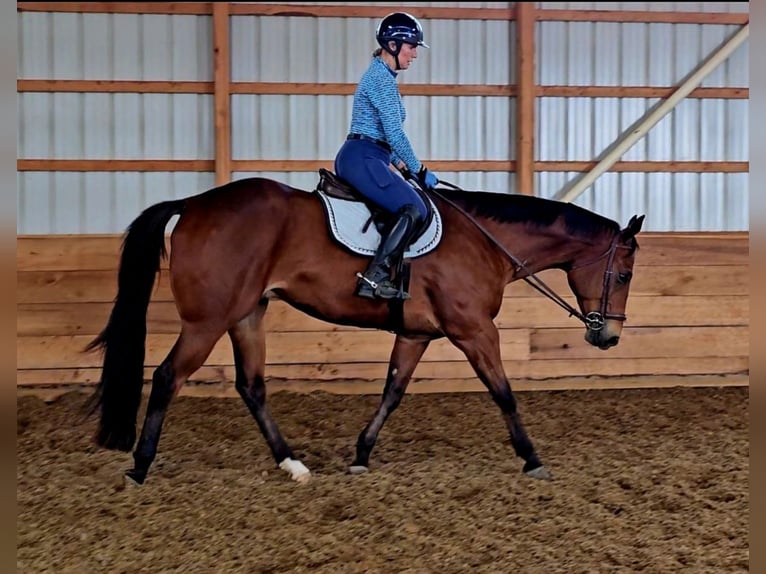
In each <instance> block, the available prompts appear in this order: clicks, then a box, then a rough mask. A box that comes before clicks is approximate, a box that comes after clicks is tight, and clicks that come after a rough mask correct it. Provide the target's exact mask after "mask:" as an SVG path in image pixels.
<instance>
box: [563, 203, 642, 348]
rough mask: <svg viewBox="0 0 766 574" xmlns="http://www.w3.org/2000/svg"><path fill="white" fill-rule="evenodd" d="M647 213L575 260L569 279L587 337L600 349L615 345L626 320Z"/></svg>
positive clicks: (635, 216)
mask: <svg viewBox="0 0 766 574" xmlns="http://www.w3.org/2000/svg"><path fill="white" fill-rule="evenodd" d="M643 222H644V216H643V215H642V216H640V217H638V216H637V215H634V216H633V217H632V218H631V219H630V222H629V223H628V225H627V227H625V229H622V230H620V231H619V232H618V233H617V234H616V235H615V236H614V237H613V238H612V239H611V242H610V243H609V245H608V246H607V247H606V249H605V250H603V251H602V252H601V253H597V254H594V253H593V252H588V253H583V255H582V256H581V257H578V258H576V259H575V260H574V261H573V262H572V266H571V268H570V269H569V270H568V272H567V279H568V280H569V286H570V287H571V289H572V292H573V293H574V294H575V296H576V297H577V303H578V304H579V306H580V311H581V312H582V314H583V315H584V316H585V323H586V331H585V340H586V341H588V343H590V344H591V345H593V346H595V347H598V348H599V349H604V350H605V349H608V348H609V347H614V346H615V345H616V344H617V343H618V342H619V340H620V334H621V333H622V325H623V322H624V321H625V307H626V305H627V302H628V292H629V290H630V280H631V278H632V277H633V263H634V261H635V254H636V249H637V248H638V242H637V241H636V238H635V236H636V234H637V233H638V232H639V231H641V225H642V224H643Z"/></svg>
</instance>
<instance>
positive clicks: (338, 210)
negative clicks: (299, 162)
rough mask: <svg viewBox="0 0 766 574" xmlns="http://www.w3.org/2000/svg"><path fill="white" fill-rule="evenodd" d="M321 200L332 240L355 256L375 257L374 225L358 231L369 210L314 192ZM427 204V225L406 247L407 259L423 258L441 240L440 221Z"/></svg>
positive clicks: (350, 202) (360, 203) (435, 212)
mask: <svg viewBox="0 0 766 574" xmlns="http://www.w3.org/2000/svg"><path fill="white" fill-rule="evenodd" d="M315 192H316V193H317V194H318V195H319V197H320V198H321V200H322V203H323V204H324V207H325V212H326V213H327V219H328V221H329V224H330V231H331V232H332V234H333V236H334V237H335V239H336V240H338V241H339V242H340V243H342V244H343V245H345V246H346V247H348V248H349V249H350V250H351V251H353V252H354V253H358V254H359V255H375V251H376V250H377V248H378V245H379V244H380V239H381V237H380V233H378V229H377V228H376V227H375V224H374V223H370V224H369V225H368V226H367V230H366V231H364V232H363V231H362V229H363V228H364V225H365V223H367V220H368V219H369V218H370V210H369V209H368V208H367V206H366V205H365V204H364V203H362V202H361V201H348V200H345V199H338V198H337V197H330V196H328V195H327V194H325V193H323V192H322V191H320V190H315ZM428 201H429V202H430V203H431V208H432V209H433V212H434V216H433V218H432V219H431V224H430V225H429V226H428V229H426V231H425V233H423V234H422V235H421V236H420V237H418V239H417V240H416V241H415V242H414V243H413V244H412V245H410V247H409V248H408V249H407V251H405V252H404V256H405V257H407V258H410V259H414V258H415V257H420V256H421V255H425V254H426V253H428V252H429V251H431V250H433V249H434V248H435V247H436V246H437V245H438V244H439V241H440V240H441V238H442V220H441V216H440V215H439V211H438V210H437V209H436V206H435V205H434V203H433V201H431V200H430V198H429V200H428Z"/></svg>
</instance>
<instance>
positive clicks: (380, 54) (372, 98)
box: [335, 12, 439, 299]
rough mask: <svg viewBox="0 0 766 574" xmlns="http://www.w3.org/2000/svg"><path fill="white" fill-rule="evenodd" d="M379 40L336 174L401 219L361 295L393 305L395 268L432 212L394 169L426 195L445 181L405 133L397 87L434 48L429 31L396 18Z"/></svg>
mask: <svg viewBox="0 0 766 574" xmlns="http://www.w3.org/2000/svg"><path fill="white" fill-rule="evenodd" d="M375 38H376V39H377V41H378V44H380V48H378V49H377V50H375V52H373V55H372V56H373V57H372V62H370V65H369V67H368V68H367V71H365V73H364V74H363V75H362V78H361V80H360V82H359V84H358V86H357V88H356V92H355V93H354V105H353V109H352V112H351V127H350V130H349V135H348V137H347V138H346V141H345V143H344V144H343V146H342V147H341V148H340V150H339V151H338V154H337V156H336V157H335V173H336V174H337V175H338V176H340V177H341V178H343V179H345V180H346V181H347V182H348V183H350V184H351V185H353V186H354V187H355V188H356V189H357V190H359V192H360V193H362V194H363V195H364V196H365V197H366V198H367V199H369V200H370V201H371V202H372V203H374V204H376V205H378V206H379V207H380V208H382V209H384V210H385V211H387V212H388V213H391V214H395V215H396V221H395V222H394V224H393V225H392V226H389V227H388V233H386V234H385V236H384V237H382V238H381V241H380V245H379V246H378V249H377V252H376V253H375V256H374V257H373V259H372V261H371V263H370V265H369V267H368V268H367V270H366V271H365V272H364V274H363V275H362V276H360V278H359V281H358V284H357V290H356V294H357V295H359V296H360V297H366V298H369V299H374V298H375V297H379V298H382V299H392V298H395V297H397V296H399V291H398V290H397V288H396V287H395V286H394V284H393V283H392V282H391V268H392V267H393V265H394V264H395V262H396V261H398V259H399V258H400V257H401V256H402V254H403V253H404V250H405V249H406V248H407V246H408V245H409V243H410V241H411V240H412V239H413V234H414V233H415V232H416V230H417V229H418V227H419V226H420V225H421V224H422V222H423V221H424V219H425V218H426V217H427V215H428V208H427V207H426V204H425V203H424V202H423V200H422V199H421V197H420V195H419V194H418V193H417V192H416V191H415V190H414V189H413V188H412V186H411V185H409V184H408V183H407V182H406V181H405V180H404V179H402V178H401V177H399V176H398V175H397V174H395V173H394V171H393V170H392V169H391V168H390V167H389V165H390V164H391V163H393V164H394V165H395V166H397V167H398V168H400V169H401V170H402V171H403V172H405V173H406V172H407V171H409V173H410V174H416V177H417V181H418V183H419V184H420V186H421V187H422V188H423V189H431V188H433V187H435V186H436V184H437V183H439V180H438V179H437V177H436V176H435V175H434V174H433V173H432V172H430V171H428V169H427V168H426V167H425V166H424V165H423V164H422V163H420V161H419V160H418V158H417V156H416V155H415V152H414V151H413V150H412V146H411V145H410V141H409V139H408V138H407V135H406V134H405V133H404V129H403V127H402V123H403V122H404V119H405V117H406V111H405V109H404V104H403V103H402V97H401V95H400V94H399V87H398V85H397V83H396V77H397V74H398V72H399V70H406V69H408V68H409V67H410V64H411V62H412V60H414V59H415V58H417V49H418V46H423V47H424V48H428V45H426V44H425V43H424V42H423V28H422V27H421V26H420V22H418V21H417V20H416V19H415V18H414V17H413V16H411V15H409V14H406V13H404V12H394V13H392V14H389V15H388V16H386V17H385V18H383V20H381V21H380V23H379V24H378V27H377V30H376V32H375ZM404 296H405V297H406V294H404Z"/></svg>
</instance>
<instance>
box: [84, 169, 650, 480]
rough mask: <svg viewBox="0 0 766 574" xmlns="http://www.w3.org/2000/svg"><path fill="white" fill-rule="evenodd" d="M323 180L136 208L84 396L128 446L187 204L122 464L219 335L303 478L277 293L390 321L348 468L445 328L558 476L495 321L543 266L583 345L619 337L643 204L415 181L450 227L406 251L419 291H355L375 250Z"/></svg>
mask: <svg viewBox="0 0 766 574" xmlns="http://www.w3.org/2000/svg"><path fill="white" fill-rule="evenodd" d="M319 191H320V190H319V186H318V187H317V189H314V190H312V191H306V190H303V189H299V188H296V187H291V186H288V185H286V184H284V183H281V182H279V181H275V180H271V179H266V178H259V177H251V178H245V179H239V180H234V181H231V182H228V183H225V184H222V185H219V186H216V187H213V188H210V189H208V190H206V191H203V192H200V193H197V194H195V195H190V196H188V197H185V198H182V199H176V200H170V201H162V202H159V203H156V204H154V205H152V206H150V207H148V208H146V209H145V210H143V211H142V212H141V213H140V214H139V215H138V216H137V217H136V218H135V219H134V220H133V221H132V223H131V224H130V225H129V226H128V228H127V230H126V232H125V234H124V235H123V238H122V245H121V253H120V255H119V258H120V259H119V267H118V276H117V294H116V297H115V299H114V304H113V307H112V310H111V313H110V316H109V318H108V320H107V322H106V325H105V327H104V328H103V330H102V331H101V333H100V334H99V335H98V336H97V337H96V338H95V339H93V340H92V341H91V342H90V344H89V345H88V346H87V347H86V350H87V351H95V350H100V351H101V352H102V354H103V358H102V360H103V363H102V366H101V376H100V380H99V382H98V383H97V385H96V388H95V391H94V392H93V394H92V395H91V396H90V397H89V401H90V403H89V404H90V408H91V411H90V412H91V414H94V413H96V412H99V414H100V417H99V421H98V425H97V429H96V431H95V435H94V437H93V440H94V441H95V442H96V444H97V445H98V446H100V447H103V448H105V449H111V450H117V451H124V452H130V451H131V449H133V446H134V444H135V443H136V438H137V437H136V429H137V418H138V410H139V408H140V405H141V397H142V389H143V385H144V379H143V370H144V358H145V341H146V331H147V327H146V314H147V308H148V305H149V301H150V297H151V293H152V289H153V286H154V282H155V278H156V274H157V273H158V272H159V269H160V264H161V261H162V260H163V258H166V257H168V253H167V252H166V246H165V235H166V227H167V225H168V223H169V222H170V220H171V219H172V218H173V217H174V216H179V217H178V219H177V221H176V225H175V227H174V229H173V230H172V233H171V234H170V254H169V280H170V286H171V290H172V293H173V298H174V301H175V304H176V308H177V310H178V314H179V317H180V320H181V328H180V333H179V335H178V338H177V339H176V341H175V343H174V345H173V346H172V348H171V349H170V351H169V352H168V354H167V356H166V357H165V359H164V360H163V361H162V362H161V364H160V365H159V366H158V367H157V368H156V369H155V370H154V372H153V375H152V381H151V389H150V393H149V398H148V403H147V406H146V413H145V418H144V423H143V428H142V430H141V434H140V437H139V438H138V443H137V445H136V448H135V451H134V452H133V461H134V464H133V468H131V469H130V470H127V471H126V472H125V475H126V477H127V478H129V479H130V480H132V481H133V482H135V483H137V484H143V483H144V481H145V479H146V477H147V474H148V472H149V468H150V466H151V464H152V462H153V461H154V459H155V457H156V454H157V450H158V443H159V439H160V434H161V430H162V425H163V421H164V419H165V416H166V413H167V411H168V408H169V406H170V403H171V401H172V399H173V397H174V396H176V395H177V394H178V392H179V390H180V389H181V388H182V386H183V385H184V383H185V382H186V381H187V379H188V378H189V377H190V376H191V375H192V374H193V373H194V372H195V371H196V370H197V369H198V368H200V367H201V366H202V365H203V363H204V362H205V360H206V359H207V357H208V356H209V354H210V352H211V351H212V349H213V347H214V346H215V345H216V343H217V342H218V340H219V339H220V338H221V337H223V336H224V335H225V334H228V336H229V337H230V339H231V343H232V347H233V355H234V357H233V358H234V364H235V373H236V375H235V382H234V385H235V388H236V390H237V392H238V394H239V395H240V396H241V398H242V400H243V401H244V403H245V404H246V406H247V408H248V409H249V411H250V413H251V414H252V416H253V418H254V419H255V421H256V422H257V424H258V426H259V428H260V431H261V433H262V434H263V437H264V439H265V441H266V443H267V444H268V447H269V448H270V450H271V454H272V455H273V458H274V461H275V463H276V465H277V466H278V467H279V468H280V469H282V470H284V471H285V472H287V473H288V474H289V476H290V478H291V479H293V480H295V481H297V482H304V481H306V480H308V479H309V478H310V476H311V472H310V470H309V469H308V468H307V467H306V466H305V465H304V464H303V463H302V462H301V461H300V460H299V459H298V457H296V455H295V454H294V452H293V451H292V450H291V448H290V446H289V444H288V442H287V440H286V439H285V437H284V436H283V434H282V433H281V431H280V430H279V427H278V426H277V423H276V422H275V421H274V419H273V417H272V415H271V413H270V411H269V408H268V404H267V400H266V387H265V350H266V333H265V328H264V321H263V319H264V315H265V313H266V311H267V308H268V305H269V302H270V301H271V300H274V299H280V300H282V301H284V302H286V303H287V304H289V305H290V306H292V307H294V308H296V309H298V310H299V311H301V312H303V313H305V314H308V315H310V316H312V317H315V318H318V319H320V320H323V321H326V322H329V323H334V324H341V325H350V326H355V327H362V328H374V329H379V330H387V331H390V332H392V333H394V334H395V340H394V344H393V348H392V350H391V354H390V360H389V363H388V370H387V373H386V377H385V385H384V388H383V392H382V397H381V400H380V402H379V404H378V406H377V408H376V410H375V412H374V413H373V416H372V418H371V419H370V420H369V423H368V424H367V425H366V426H365V427H364V428H363V429H362V430H361V432H360V434H359V437H358V440H357V443H356V454H355V458H354V459H353V462H352V463H351V465H350V466H349V469H348V470H349V472H350V473H352V474H357V473H362V472H366V471H368V470H369V460H370V454H371V452H372V450H373V447H374V446H375V443H376V440H377V438H378V434H379V432H380V431H381V428H382V427H383V425H384V423H385V422H386V420H387V419H388V417H389V416H390V415H391V413H392V412H393V411H394V410H395V409H396V408H397V406H398V405H399V404H400V402H401V400H402V398H403V396H404V394H405V392H406V390H407V386H408V383H409V381H410V378H411V376H412V374H413V371H414V370H415V368H416V366H417V365H418V362H419V361H420V359H421V357H422V356H423V353H424V352H425V351H426V349H427V348H428V345H429V343H430V342H431V341H433V340H435V339H439V338H445V337H446V338H447V339H448V340H449V341H450V343H451V344H453V345H454V346H455V347H457V348H458V349H459V350H460V351H462V353H463V354H464V355H465V357H466V359H467V360H468V361H469V363H470V364H471V366H472V367H473V369H474V371H475V372H476V375H477V376H478V378H479V379H480V380H481V382H482V383H483V384H484V386H485V387H486V388H487V390H488V391H489V393H490V395H491V397H492V399H493V401H494V403H495V404H496V405H497V406H498V407H499V409H500V412H501V414H502V417H503V418H504V420H505V424H506V426H507V429H508V433H509V434H510V441H511V445H512V448H513V450H514V452H515V455H516V456H517V457H519V458H521V459H522V460H523V466H522V472H523V473H524V474H525V475H527V476H529V477H532V478H537V479H543V480H550V479H551V478H552V476H551V473H550V472H549V471H548V469H547V468H546V467H545V466H544V464H543V463H542V461H541V458H540V457H539V456H538V453H537V451H536V449H535V447H534V445H533V442H532V440H531V439H530V438H529V436H528V434H527V431H526V429H525V426H524V425H523V424H522V420H521V416H520V413H519V409H518V408H517V402H516V398H515V396H514V394H513V391H512V389H511V386H510V383H509V381H508V377H507V375H506V373H505V372H504V366H503V363H502V358H501V353H500V343H499V333H498V329H497V327H496V325H495V324H494V322H493V319H494V318H495V317H496V315H497V313H498V312H499V310H500V306H501V304H502V301H503V294H504V291H505V288H506V286H507V285H508V284H510V283H512V282H514V281H517V280H520V279H524V280H526V281H528V282H532V280H536V282H532V284H533V286H535V287H536V288H537V289H538V290H540V291H541V292H543V294H545V295H547V296H548V297H550V298H551V299H553V300H554V301H555V302H556V303H558V304H559V305H561V306H562V307H564V308H565V310H567V311H569V313H570V315H574V316H576V317H577V318H578V319H580V320H581V321H582V322H583V324H584V326H585V335H584V337H585V340H586V341H587V343H589V344H590V345H593V346H596V347H598V348H600V349H604V350H606V349H608V348H610V347H613V346H614V345H616V344H618V341H619V339H620V335H621V332H622V328H623V323H624V321H625V320H626V316H625V308H626V305H627V299H628V294H629V288H630V282H631V277H632V272H633V271H632V270H633V266H634V262H635V256H636V253H637V250H638V242H637V240H636V234H637V233H638V232H639V231H640V230H641V226H642V223H643V219H644V216H643V215H641V216H640V217H639V216H637V215H634V216H633V217H632V218H631V219H630V222H629V223H628V224H627V226H626V227H625V228H621V226H620V225H619V224H618V223H617V222H615V221H613V220H611V219H608V218H606V217H604V216H601V215H599V214H596V213H594V212H591V211H589V210H586V209H584V208H582V207H579V206H576V205H574V204H571V203H565V202H559V201H554V200H551V199H545V198H541V197H535V196H531V195H525V194H509V193H498V192H489V191H466V190H462V189H460V188H458V187H457V186H454V185H451V184H450V185H449V186H448V187H444V186H438V188H437V189H432V190H425V191H421V193H424V196H425V197H427V198H428V199H429V201H430V202H431V205H432V207H433V208H435V209H434V211H435V212H436V213H437V214H438V215H439V217H440V222H441V226H442V227H441V231H442V235H441V237H440V238H439V241H438V243H437V244H436V246H435V247H434V246H432V248H431V249H430V251H428V252H427V253H425V254H421V255H417V256H416V257H409V258H407V269H408V273H407V281H408V288H409V298H407V299H405V300H387V301H386V300H370V299H364V298H361V297H359V296H357V295H356V294H355V293H354V288H355V284H356V274H357V273H358V272H359V271H362V270H364V268H365V267H366V264H367V263H368V262H369V255H363V254H360V253H358V252H353V251H352V250H350V249H348V248H347V247H345V246H343V245H341V244H340V243H339V242H338V241H337V240H336V238H334V237H333V236H332V234H331V233H330V232H329V231H328V229H329V227H328V224H327V212H326V209H325V206H324V205H323V202H322V201H321V199H322V198H321V197H320V196H321V195H322V194H321V193H319ZM339 197H340V196H339ZM368 223H369V221H368ZM376 225H377V223H376ZM553 268H555V269H560V270H563V271H564V272H565V273H566V275H567V278H568V285H569V287H570V289H571V291H572V293H573V294H574V296H575V298H576V301H577V305H578V307H579V309H576V308H574V307H573V306H570V305H569V304H568V303H567V302H566V301H564V300H563V299H562V298H561V297H558V295H556V294H555V293H554V292H553V291H552V290H551V289H549V288H547V286H546V285H545V284H544V283H543V282H542V281H540V280H539V278H538V277H537V276H536V275H535V274H536V273H538V272H540V271H542V270H546V269H553ZM540 285H542V287H541V286H540Z"/></svg>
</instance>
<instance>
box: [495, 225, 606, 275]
mask: <svg viewBox="0 0 766 574" xmlns="http://www.w3.org/2000/svg"><path fill="white" fill-rule="evenodd" d="M498 227H500V229H498V230H497V232H496V233H497V235H495V237H496V238H497V240H498V241H500V243H501V245H502V246H503V247H504V248H505V249H506V250H507V251H509V252H510V253H511V254H512V255H513V256H514V257H516V258H517V259H519V260H520V261H521V262H522V263H523V264H524V267H525V268H526V269H527V270H528V271H529V272H530V273H537V272H539V271H544V270H546V269H554V268H561V267H566V266H567V265H568V264H570V263H571V262H573V261H575V260H576V259H578V258H579V257H582V256H585V254H587V253H591V252H593V251H594V250H595V251H597V250H598V249H600V246H599V244H600V243H601V241H595V242H594V241H593V240H588V241H586V240H583V239H580V238H577V237H572V236H571V235H567V234H565V233H564V232H563V230H559V229H556V228H554V227H551V228H545V227H541V228H539V229H532V228H530V227H529V226H527V225H524V224H513V225H505V226H498ZM493 234H494V233H493ZM604 242H608V240H607V239H606V238H604Z"/></svg>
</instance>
